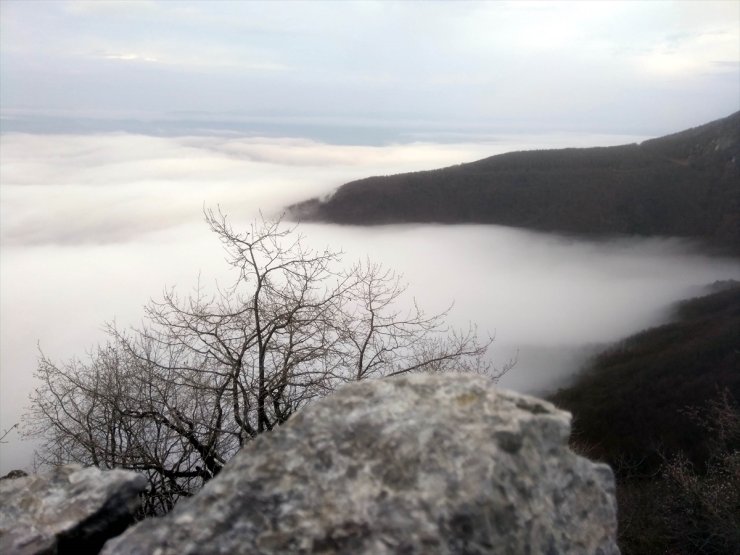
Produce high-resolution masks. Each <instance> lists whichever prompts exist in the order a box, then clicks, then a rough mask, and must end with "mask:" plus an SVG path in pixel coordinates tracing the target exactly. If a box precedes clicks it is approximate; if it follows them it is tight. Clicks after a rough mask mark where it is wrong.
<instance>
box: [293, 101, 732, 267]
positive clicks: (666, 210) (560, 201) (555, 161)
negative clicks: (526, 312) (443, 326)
mask: <svg viewBox="0 0 740 555" xmlns="http://www.w3.org/2000/svg"><path fill="white" fill-rule="evenodd" d="M288 210H289V214H290V215H291V216H292V217H294V218H297V219H302V220H315V221H325V222H331V223H340V224H358V225H376V224H390V223H422V222H427V223H445V224H458V223H490V224H499V225H507V226H513V227H522V228H528V229H535V230H539V231H547V232H559V233H568V234H574V235H586V236H610V235H638V236H654V235H661V236H676V237H686V238H692V239H699V240H702V241H704V242H706V243H708V244H711V245H714V246H717V247H720V248H722V249H725V250H729V251H731V252H733V253H735V254H738V253H740V112H736V113H734V114H732V115H731V116H728V117H726V118H723V119H720V120H716V121H713V122H711V123H707V124H705V125H702V126H699V127H695V128H692V129H688V130H686V131H682V132H680V133H675V134H672V135H667V136H665V137H661V138H657V139H651V140H648V141H644V142H643V143H640V144H628V145H622V146H614V147H596V148H566V149H558V150H534V151H523V152H511V153H507V154H500V155H497V156H491V157H489V158H485V159H483V160H478V161H476V162H471V163H468V164H460V165H457V166H451V167H447V168H442V169H437V170H431V171H421V172H414V173H404V174H397V175H390V176H377V177H369V178H366V179H361V180H358V181H352V182H350V183H347V184H345V185H342V186H341V187H340V188H339V189H338V190H337V191H336V192H335V193H334V194H333V195H332V196H331V197H330V198H329V199H327V200H323V201H322V200H319V199H312V200H308V201H306V202H302V203H299V204H295V205H293V206H291V207H289V209H288Z"/></svg>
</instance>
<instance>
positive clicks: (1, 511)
mask: <svg viewBox="0 0 740 555" xmlns="http://www.w3.org/2000/svg"><path fill="white" fill-rule="evenodd" d="M146 483H147V482H146V479H145V478H144V477H143V476H141V475H139V474H136V473H134V472H127V471H123V470H110V471H107V472H103V471H101V470H98V469H97V468H84V469H83V468H81V467H79V466H63V467H59V468H56V469H54V470H53V471H52V472H51V473H49V474H46V475H32V476H21V477H18V478H11V479H6V480H3V481H1V482H0V553H2V554H4V555H5V554H7V555H11V554H13V555H31V554H55V553H59V554H64V553H74V554H86V553H98V552H99V551H100V548H101V547H102V546H103V544H104V543H105V541H106V540H107V539H109V538H111V537H113V536H115V535H117V534H120V533H121V532H122V531H123V530H125V529H126V527H127V526H128V525H130V524H131V522H132V520H133V515H134V513H135V512H136V510H137V509H138V507H139V492H141V491H142V490H143V489H144V488H145V487H146Z"/></svg>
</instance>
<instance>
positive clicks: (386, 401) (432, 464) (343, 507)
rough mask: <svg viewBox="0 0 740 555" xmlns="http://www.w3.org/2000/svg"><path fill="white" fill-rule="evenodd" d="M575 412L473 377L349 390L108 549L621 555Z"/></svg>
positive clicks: (606, 474)
mask: <svg viewBox="0 0 740 555" xmlns="http://www.w3.org/2000/svg"><path fill="white" fill-rule="evenodd" d="M568 434H569V416H568V414H567V413H564V412H561V411H558V410H557V409H555V408H554V407H553V406H552V405H551V404H549V403H547V402H545V401H541V400H538V399H534V398H531V397H527V396H522V395H518V394H515V393H509V392H506V391H502V390H499V389H496V388H495V387H493V385H492V384H491V383H490V381H488V380H486V379H484V378H481V377H476V376H467V375H440V376H409V377H403V378H396V379H392V380H384V381H375V382H365V383H358V384H354V385H351V386H348V387H345V388H343V389H342V390H340V391H339V392H338V393H337V394H335V395H333V396H331V397H329V398H327V399H324V400H322V401H320V402H318V403H316V404H314V405H312V406H310V407H308V408H306V409H304V410H302V411H301V412H300V413H298V414H296V415H295V416H294V417H293V418H292V419H291V420H290V421H289V422H288V423H287V424H286V425H284V426H282V427H281V428H280V429H278V430H275V431H273V432H272V433H270V434H267V435H264V436H262V437H260V438H258V439H257V440H256V441H254V442H252V443H251V444H249V446H248V447H247V448H245V449H244V450H243V451H242V452H240V453H239V454H238V455H237V456H236V457H235V458H234V459H233V460H232V461H231V462H230V463H229V464H228V465H227V467H226V468H225V469H224V470H223V471H222V472H221V474H220V475H219V476H218V477H217V478H215V479H214V480H212V481H211V482H210V483H209V484H207V485H206V487H205V488H204V489H203V490H201V492H199V493H198V494H197V495H196V496H195V497H193V498H192V499H190V500H187V501H185V502H182V503H180V504H179V505H178V506H177V507H176V508H175V509H174V511H172V512H171V513H170V514H169V515H167V516H165V517H163V518H158V519H151V520H147V521H144V522H142V523H139V524H138V525H137V526H135V527H133V528H131V529H129V530H128V531H127V532H126V533H125V534H123V535H121V536H119V537H117V538H114V539H112V540H110V541H109V542H108V543H107V544H106V546H105V548H104V550H103V553H105V554H107V555H124V554H126V555H132V554H141V555H143V554H151V553H156V554H158V555H166V554H172V555H175V554H177V555H180V554H196V553H197V554H210V553H214V554H215V553H222V554H226V553H229V554H238V553H276V554H277V553H346V554H373V555H380V554H387V553H406V554H433V553H466V554H474V553H496V554H517V555H519V554H527V553H529V554H548V555H554V554H558V553H563V554H566V553H568V554H571V553H593V554H597V553H598V554H602V555H606V554H613V553H618V549H617V547H616V543H615V536H616V506H615V501H614V483H613V477H612V473H611V470H610V469H609V468H608V467H607V466H604V465H601V464H594V463H592V462H589V461H588V460H586V459H583V458H581V457H578V456H576V455H575V454H574V453H573V452H571V451H570V450H569V449H568V446H567V440H568Z"/></svg>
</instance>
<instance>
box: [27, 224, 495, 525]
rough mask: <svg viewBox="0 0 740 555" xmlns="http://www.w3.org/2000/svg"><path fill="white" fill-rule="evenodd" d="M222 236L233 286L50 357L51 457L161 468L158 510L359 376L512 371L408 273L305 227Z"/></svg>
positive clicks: (43, 411)
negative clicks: (324, 240) (68, 357)
mask: <svg viewBox="0 0 740 555" xmlns="http://www.w3.org/2000/svg"><path fill="white" fill-rule="evenodd" d="M206 221H207V222H208V225H209V226H210V228H211V230H212V231H213V232H215V233H216V235H217V236H218V237H219V239H220V240H221V242H222V244H223V246H224V248H225V251H226V254H227V256H226V261H227V262H228V264H229V265H230V266H231V268H232V270H233V274H234V280H233V282H232V283H230V284H228V285H227V286H225V287H216V288H215V292H213V293H206V291H205V289H204V288H203V287H201V286H200V284H199V285H198V286H197V287H196V288H195V290H194V291H193V292H192V293H191V294H189V295H186V296H180V295H179V294H178V293H177V292H176V291H175V290H174V289H170V290H168V291H166V292H165V293H164V295H163V298H162V299H161V300H160V301H157V302H150V303H149V305H148V306H147V307H146V309H145V311H146V320H145V322H146V323H145V324H144V325H143V326H142V327H141V328H138V329H133V330H128V331H126V330H120V329H118V328H117V327H116V326H115V325H110V326H109V327H108V332H109V335H110V342H109V344H108V345H106V346H103V347H100V348H98V349H97V350H96V351H95V352H94V353H91V354H90V356H89V357H88V360H87V361H85V362H82V361H79V360H73V361H70V362H68V363H66V364H63V365H56V364H54V363H53V362H52V361H50V360H48V359H47V358H46V357H45V356H43V355H42V356H41V358H40V362H39V368H38V372H37V377H38V378H39V379H40V382H41V385H40V387H39V388H38V389H37V390H36V391H35V393H34V394H33V396H32V402H33V405H32V407H33V408H32V412H31V413H30V414H29V416H28V422H29V424H30V426H29V431H30V433H31V434H36V435H39V436H41V437H43V438H44V440H45V444H44V448H43V449H42V450H41V451H40V452H39V454H38V456H39V458H40V459H39V460H40V461H42V462H44V463H48V464H63V463H67V462H78V463H81V464H89V465H95V466H98V467H102V468H127V469H133V470H137V471H140V472H144V473H146V474H147V476H148V477H149V491H148V495H147V497H146V506H145V512H147V513H161V512H166V511H168V510H169V509H170V508H171V507H172V506H173V504H174V503H175V502H176V501H177V499H178V498H180V497H182V496H188V495H191V494H192V493H193V492H194V491H196V490H197V489H198V488H199V487H200V486H201V485H202V484H203V483H204V482H206V481H208V480H209V479H211V478H212V477H213V476H215V475H216V474H218V473H219V471H220V470H221V468H222V467H223V465H224V464H225V462H226V461H228V460H229V458H231V457H232V456H233V455H234V454H235V453H236V452H237V451H238V450H239V448H240V447H242V446H243V445H244V444H245V443H247V442H248V441H250V440H251V439H253V438H255V437H256V436H257V435H259V434H261V433H264V432H268V431H270V430H272V429H274V428H275V427H276V426H279V425H280V424H282V423H283V422H285V421H286V420H287V419H288V418H290V416H291V415H292V414H294V413H295V412H296V411H297V410H299V409H300V408H301V407H302V406H304V405H305V404H307V403H309V402H311V401H312V400H314V399H316V398H319V397H322V396H325V395H327V394H329V393H331V392H332V391H334V390H335V389H336V388H337V387H338V386H340V385H341V384H343V383H346V382H350V381H358V380H364V379H369V378H382V377H386V376H397V375H400V374H404V373H408V372H422V371H433V372H440V371H447V370H457V371H474V372H479V373H486V374H488V375H490V376H491V378H492V379H496V378H497V377H498V376H500V374H501V373H503V371H505V370H507V369H508V367H507V368H504V370H502V371H500V372H497V371H495V370H493V369H492V368H491V367H490V364H489V363H487V362H486V360H485V356H484V355H485V353H486V350H487V348H488V346H489V345H490V342H491V340H490V339H489V340H487V341H484V342H480V341H479V340H478V338H477V334H476V330H475V328H473V327H471V328H469V329H468V330H465V331H457V330H450V329H448V328H447V327H446V326H445V317H446V316H447V312H443V313H440V314H433V315H427V314H426V313H425V312H424V311H423V310H422V309H421V308H419V307H418V306H417V305H416V303H413V305H412V306H411V308H410V309H408V308H407V309H403V308H401V306H402V305H401V301H402V296H403V295H404V293H405V289H406V288H405V286H404V285H403V283H402V282H401V279H400V277H399V276H397V275H396V274H395V273H393V272H391V271H389V270H385V269H383V268H382V267H381V266H380V265H378V264H373V263H370V262H367V263H364V264H356V265H355V266H353V267H351V268H349V269H343V268H342V266H341V264H340V262H341V257H340V254H339V253H336V252H333V251H329V250H325V251H315V250H312V249H309V248H307V247H306V246H305V244H304V242H303V241H302V238H301V236H300V235H298V234H297V233H296V232H295V228H286V227H285V226H283V225H282V224H281V222H279V221H277V222H273V221H264V220H263V221H261V222H259V223H258V224H254V225H252V226H251V228H250V229H249V231H248V232H238V231H236V230H234V229H233V228H232V227H231V225H230V224H229V222H228V221H227V219H226V217H225V216H224V215H223V214H221V213H220V212H213V211H208V212H207V213H206Z"/></svg>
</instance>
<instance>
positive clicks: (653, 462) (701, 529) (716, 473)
mask: <svg viewBox="0 0 740 555" xmlns="http://www.w3.org/2000/svg"><path fill="white" fill-rule="evenodd" d="M716 289H719V290H718V291H716V292H714V293H712V294H710V295H708V296H706V297H702V298H698V299H692V300H690V301H685V302H683V303H681V304H680V305H679V307H678V308H677V311H676V314H675V320H674V321H673V322H672V323H669V324H666V325H664V326H660V327H657V328H654V329H650V330H647V331H645V332H643V333H640V334H638V335H635V336H633V337H630V338H628V339H626V340H625V341H624V342H622V343H620V344H618V345H615V346H613V347H612V348H611V349H609V350H608V351H606V352H604V353H603V354H601V355H600V356H599V357H597V358H596V359H595V360H594V362H593V363H592V365H591V366H590V367H589V368H588V369H587V370H586V371H585V372H584V373H583V374H582V375H581V376H580V377H579V379H577V381H576V382H575V383H574V384H573V385H572V386H571V387H568V388H566V389H563V390H561V391H559V392H558V393H557V394H556V395H554V396H553V397H552V400H553V401H554V402H555V404H557V405H558V406H559V407H561V408H564V409H566V410H568V411H570V412H572V414H573V432H572V438H571V439H572V443H573V446H574V448H575V449H576V450H578V451H580V452H581V453H582V454H584V455H586V456H588V457H590V458H593V459H598V460H602V461H605V462H608V463H609V464H610V465H611V466H612V468H614V470H615V473H616V475H617V497H618V502H619V507H620V511H619V519H620V547H621V548H622V552H623V553H625V554H630V553H635V554H640V555H642V554H646V553H677V554H682V553H686V554H689V553H717V554H719V553H738V552H740V551H739V550H740V529H738V528H737V522H738V519H740V406H738V402H739V401H740V284H738V283H737V282H734V283H725V284H717V286H716Z"/></svg>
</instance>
